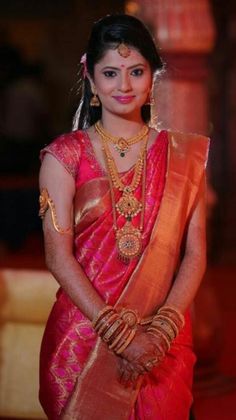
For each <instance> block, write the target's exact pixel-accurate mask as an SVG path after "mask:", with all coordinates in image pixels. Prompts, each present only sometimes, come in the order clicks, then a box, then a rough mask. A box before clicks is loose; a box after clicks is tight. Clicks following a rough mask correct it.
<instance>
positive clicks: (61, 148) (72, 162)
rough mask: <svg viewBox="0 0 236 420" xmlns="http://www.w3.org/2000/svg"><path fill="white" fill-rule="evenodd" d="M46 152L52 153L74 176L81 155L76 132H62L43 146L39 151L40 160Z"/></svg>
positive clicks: (76, 172) (74, 176)
mask: <svg viewBox="0 0 236 420" xmlns="http://www.w3.org/2000/svg"><path fill="white" fill-rule="evenodd" d="M46 153H50V154H51V155H53V156H54V157H55V158H56V159H57V160H58V161H59V162H60V163H61V164H62V165H63V166H64V168H65V169H66V170H67V171H68V172H69V173H70V174H71V175H72V176H73V178H76V176H77V174H78V170H79V163H80V156H81V146H80V142H79V136H76V133H70V134H64V135H62V136H60V137H58V138H56V139H55V140H54V141H53V142H52V143H50V144H49V145H47V146H46V147H44V148H43V149H42V150H41V152H40V159H41V161H42V160H43V158H44V156H45V154H46Z"/></svg>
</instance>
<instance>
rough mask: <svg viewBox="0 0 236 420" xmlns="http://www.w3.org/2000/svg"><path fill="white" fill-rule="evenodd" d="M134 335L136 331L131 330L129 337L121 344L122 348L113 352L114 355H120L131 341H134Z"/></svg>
mask: <svg viewBox="0 0 236 420" xmlns="http://www.w3.org/2000/svg"><path fill="white" fill-rule="evenodd" d="M135 334H136V330H131V331H130V334H129V336H128V337H127V339H126V340H125V343H124V344H123V346H121V347H119V348H118V349H116V350H115V352H116V354H121V353H122V352H123V351H124V350H125V349H126V348H127V347H128V346H129V344H130V343H131V341H132V340H133V339H134V336H135Z"/></svg>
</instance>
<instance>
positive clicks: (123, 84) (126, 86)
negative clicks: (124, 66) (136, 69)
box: [119, 71, 131, 92]
mask: <svg viewBox="0 0 236 420" xmlns="http://www.w3.org/2000/svg"><path fill="white" fill-rule="evenodd" d="M119 90H120V92H129V91H130V90H131V83H130V77H129V74H128V72H126V71H124V72H121V75H120V86H119Z"/></svg>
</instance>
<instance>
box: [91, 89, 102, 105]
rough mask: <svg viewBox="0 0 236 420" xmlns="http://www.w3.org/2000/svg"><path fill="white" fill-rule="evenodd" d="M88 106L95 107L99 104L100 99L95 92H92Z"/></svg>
mask: <svg viewBox="0 0 236 420" xmlns="http://www.w3.org/2000/svg"><path fill="white" fill-rule="evenodd" d="M90 106H96V107H98V106H100V101H99V98H98V96H97V93H96V92H94V93H93V96H92V98H91V99H90Z"/></svg>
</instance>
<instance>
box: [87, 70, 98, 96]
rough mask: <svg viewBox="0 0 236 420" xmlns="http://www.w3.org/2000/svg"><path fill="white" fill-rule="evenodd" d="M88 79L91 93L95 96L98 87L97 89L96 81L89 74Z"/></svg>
mask: <svg viewBox="0 0 236 420" xmlns="http://www.w3.org/2000/svg"><path fill="white" fill-rule="evenodd" d="M87 78H88V80H89V83H90V87H91V91H92V93H93V94H95V93H96V87H95V84H94V81H93V79H92V77H91V76H90V75H89V74H87Z"/></svg>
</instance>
